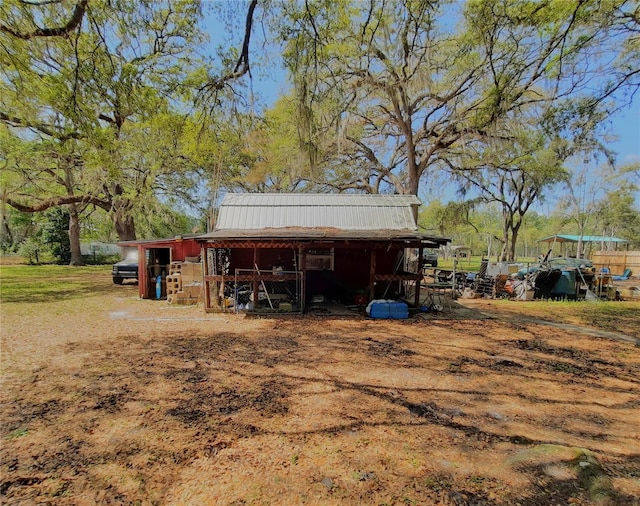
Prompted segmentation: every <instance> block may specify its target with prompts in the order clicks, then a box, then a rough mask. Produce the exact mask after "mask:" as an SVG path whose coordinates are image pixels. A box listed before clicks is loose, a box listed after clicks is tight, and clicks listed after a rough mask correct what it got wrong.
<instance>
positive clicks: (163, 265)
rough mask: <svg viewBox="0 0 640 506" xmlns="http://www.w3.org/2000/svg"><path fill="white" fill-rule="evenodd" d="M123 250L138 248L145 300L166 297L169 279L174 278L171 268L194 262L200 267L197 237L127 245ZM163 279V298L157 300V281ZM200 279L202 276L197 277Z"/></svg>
mask: <svg viewBox="0 0 640 506" xmlns="http://www.w3.org/2000/svg"><path fill="white" fill-rule="evenodd" d="M119 244H120V245H121V246H135V247H137V248H138V293H139V295H140V297H141V298H143V299H155V298H162V299H164V298H166V297H167V276H170V275H171V274H172V264H174V267H173V268H175V264H176V263H182V262H185V261H187V260H192V261H193V262H190V263H197V262H198V261H199V258H198V257H199V255H200V244H198V243H197V242H196V240H195V236H178V237H173V238H170V239H150V240H141V241H125V242H121V243H119ZM158 277H160V278H161V292H160V297H157V294H156V288H157V278H158ZM198 277H199V278H200V279H201V276H198Z"/></svg>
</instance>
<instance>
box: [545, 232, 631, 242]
mask: <svg viewBox="0 0 640 506" xmlns="http://www.w3.org/2000/svg"><path fill="white" fill-rule="evenodd" d="M538 242H580V236H579V235H569V234H557V235H550V236H549V237H545V238H544V239H538ZM582 242H619V243H626V242H629V241H627V240H626V239H619V238H618V237H602V236H599V235H583V236H582Z"/></svg>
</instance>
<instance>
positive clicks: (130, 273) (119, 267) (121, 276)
mask: <svg viewBox="0 0 640 506" xmlns="http://www.w3.org/2000/svg"><path fill="white" fill-rule="evenodd" d="M111 277H112V278H113V282H114V283H115V284H116V285H121V284H122V283H123V282H124V280H125V279H135V280H136V281H137V280H138V249H137V248H133V249H129V250H127V252H126V255H125V257H124V259H123V260H120V261H119V262H117V263H115V264H113V267H112V268H111Z"/></svg>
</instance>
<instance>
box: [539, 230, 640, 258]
mask: <svg viewBox="0 0 640 506" xmlns="http://www.w3.org/2000/svg"><path fill="white" fill-rule="evenodd" d="M580 241H582V244H587V245H588V246H589V252H591V248H592V247H593V245H594V244H600V249H602V250H604V249H606V248H607V246H609V245H611V244H613V245H616V246H617V245H618V244H628V243H629V241H627V240H626V239H620V238H619V237H605V236H599V235H583V236H579V235H570V234H556V235H550V236H549V237H545V238H543V239H538V242H548V243H550V244H551V249H553V246H554V245H555V244H557V243H559V244H560V245H561V252H562V253H563V254H564V255H565V256H567V255H569V253H568V252H567V244H570V245H573V244H578V243H579V242H580ZM562 249H564V251H562ZM574 254H575V251H574Z"/></svg>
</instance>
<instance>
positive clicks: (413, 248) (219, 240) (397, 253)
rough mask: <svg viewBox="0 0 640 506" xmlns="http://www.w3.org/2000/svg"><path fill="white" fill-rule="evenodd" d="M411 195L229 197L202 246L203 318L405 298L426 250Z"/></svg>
mask: <svg viewBox="0 0 640 506" xmlns="http://www.w3.org/2000/svg"><path fill="white" fill-rule="evenodd" d="M419 205H420V201H419V200H418V198H417V197H415V196H412V195H364V194H357V195H356V194H301V193H295V194H294V193H268V194H264V193H263V194H260V193H228V194H226V195H225V197H224V199H223V201H222V203H221V206H220V209H219V214H218V218H217V222H216V227H215V229H214V230H212V231H211V232H209V233H207V234H203V235H199V236H196V237H195V238H194V239H195V241H197V242H198V243H199V244H200V247H201V254H200V256H201V259H202V263H203V265H202V271H203V288H204V294H203V295H204V305H205V310H206V311H211V312H212V311H220V310H222V311H224V310H229V309H231V308H233V309H234V310H243V311H256V312H259V311H265V312H269V311H280V312H282V311H284V312H289V311H291V312H304V311H306V310H308V309H310V308H316V309H317V308H322V307H325V308H326V307H332V306H336V305H343V306H345V305H347V306H348V305H357V304H360V305H361V304H363V303H365V302H366V301H367V300H371V299H380V298H385V299H390V298H391V299H396V298H404V299H405V300H407V301H408V302H410V303H413V304H415V305H418V303H419V286H420V281H421V280H422V272H421V269H420V266H419V265H418V262H417V259H418V258H422V251H423V249H424V248H438V247H439V246H441V245H444V244H446V243H447V242H449V239H447V238H444V237H438V236H434V235H429V234H425V233H421V232H419V231H418V226H417V224H416V220H415V218H414V213H415V214H417V212H416V211H417V208H418V206H419Z"/></svg>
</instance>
